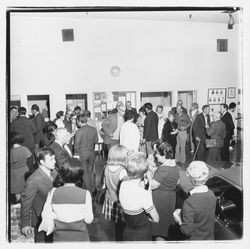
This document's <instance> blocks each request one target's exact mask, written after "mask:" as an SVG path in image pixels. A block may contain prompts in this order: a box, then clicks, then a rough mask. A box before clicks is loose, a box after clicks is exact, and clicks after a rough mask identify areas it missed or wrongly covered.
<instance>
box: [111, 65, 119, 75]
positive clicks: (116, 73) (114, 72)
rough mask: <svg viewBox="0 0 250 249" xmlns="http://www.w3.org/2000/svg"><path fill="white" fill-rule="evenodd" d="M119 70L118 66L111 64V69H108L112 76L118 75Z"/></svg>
mask: <svg viewBox="0 0 250 249" xmlns="http://www.w3.org/2000/svg"><path fill="white" fill-rule="evenodd" d="M120 72H121V69H120V68H119V67H118V66H113V67H112V68H111V69H110V74H111V75H112V76H113V77H117V76H119V75H120Z"/></svg>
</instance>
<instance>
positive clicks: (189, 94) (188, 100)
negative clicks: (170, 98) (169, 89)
mask: <svg viewBox="0 0 250 249" xmlns="http://www.w3.org/2000/svg"><path fill="white" fill-rule="evenodd" d="M179 99H181V100H182V101H183V107H185V108H186V109H187V110H189V109H190V108H191V105H192V104H193V103H197V91H178V100H179Z"/></svg>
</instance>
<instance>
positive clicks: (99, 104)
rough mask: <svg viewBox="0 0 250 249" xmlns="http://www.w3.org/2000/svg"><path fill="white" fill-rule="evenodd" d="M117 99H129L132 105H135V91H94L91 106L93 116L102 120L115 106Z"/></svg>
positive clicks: (123, 100) (124, 101)
mask: <svg viewBox="0 0 250 249" xmlns="http://www.w3.org/2000/svg"><path fill="white" fill-rule="evenodd" d="M118 101H121V102H123V104H124V105H125V103H126V101H131V105H132V107H136V92H135V91H132V92H125V91H124V92H94V93H93V102H94V104H93V107H94V111H93V112H94V118H95V119H97V120H102V119H104V118H106V117H107V116H108V114H109V113H110V112H111V111H112V110H113V109H114V108H115V107H116V103H117V102H118Z"/></svg>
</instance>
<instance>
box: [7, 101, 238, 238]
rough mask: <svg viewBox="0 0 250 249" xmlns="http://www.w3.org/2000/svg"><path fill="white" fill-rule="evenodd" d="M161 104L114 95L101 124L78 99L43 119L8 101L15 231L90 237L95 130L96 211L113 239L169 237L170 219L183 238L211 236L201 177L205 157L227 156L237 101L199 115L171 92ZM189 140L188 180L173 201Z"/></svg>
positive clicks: (210, 200)
mask: <svg viewBox="0 0 250 249" xmlns="http://www.w3.org/2000/svg"><path fill="white" fill-rule="evenodd" d="M163 109H164V108H163V106H162V105H158V106H157V107H156V109H155V110H156V111H154V110H153V106H152V104H151V103H145V104H144V105H143V106H142V107H141V108H140V109H139V111H138V113H137V110H136V109H135V108H133V107H131V102H130V101H127V102H126V105H124V104H123V103H122V102H119V101H118V102H117V104H116V108H115V109H113V110H112V111H111V112H110V114H109V115H108V116H107V117H106V118H105V119H104V120H102V123H101V127H99V125H98V124H97V123H96V122H95V120H94V119H92V118H91V112H90V111H89V110H81V108H80V107H78V106H76V107H75V108H74V110H69V109H67V110H66V112H65V115H64V111H59V112H57V113H56V118H55V119H54V120H53V121H49V122H45V121H44V118H43V116H42V114H41V113H40V112H39V107H38V105H36V104H34V105H32V107H31V112H32V114H33V116H32V117H31V118H27V117H26V114H27V113H26V112H27V110H26V108H24V107H20V108H19V109H18V110H17V108H15V107H11V108H10V133H9V135H10V140H9V141H10V146H11V148H10V175H11V177H10V194H11V201H12V203H13V204H16V203H19V202H20V203H21V231H22V233H23V234H24V235H26V236H28V235H29V234H31V233H32V234H34V238H35V242H52V241H53V242H57V241H89V234H88V229H87V225H86V224H89V223H91V222H92V221H93V207H92V202H93V201H94V197H95V196H96V194H97V186H96V180H95V145H96V144H97V143H98V133H99V135H100V136H101V138H102V140H103V150H104V152H105V153H104V154H105V159H106V161H107V162H106V164H105V167H104V169H103V171H104V185H103V186H105V189H106V194H105V200H104V203H103V209H102V212H103V215H104V218H105V219H106V220H108V221H110V222H112V223H113V224H114V230H115V238H116V241H150V240H173V239H174V238H175V236H174V235H173V234H174V233H175V231H176V227H178V229H179V230H180V231H181V233H182V234H183V236H184V237H185V239H194V240H204V239H205V240H209V239H213V229H214V228H213V218H211V217H213V216H214V211H215V197H214V195H213V193H212V192H211V191H210V190H208V189H207V187H206V185H204V184H205V181H206V178H207V177H208V168H207V166H206V164H205V163H204V162H207V161H221V160H223V161H229V147H230V143H231V141H232V140H233V138H234V136H233V135H234V121H233V117H232V113H233V112H234V111H235V109H236V104H235V103H230V105H229V106H228V105H227V104H221V106H220V112H215V113H213V116H212V117H213V120H210V115H209V113H210V106H209V105H204V106H203V107H202V112H201V113H199V106H198V104H197V103H193V104H192V106H191V109H190V110H189V111H187V109H186V108H184V107H183V102H182V101H181V100H178V102H177V105H176V107H173V108H172V109H171V110H170V111H169V112H168V115H167V118H166V119H165V117H164V115H163ZM187 142H189V143H190V148H191V151H190V153H191V154H193V162H191V163H190V164H189V166H188V167H187V169H186V170H187V175H188V177H189V178H190V181H191V182H192V184H193V186H194V188H193V189H192V190H191V191H190V196H189V197H188V198H187V199H186V200H185V201H184V204H183V207H182V209H176V186H177V184H178V181H179V177H180V175H179V168H180V167H182V166H183V165H185V163H186V144H187ZM175 209H176V210H175ZM30 212H31V215H30ZM194 223H195V224H196V225H195V226H194Z"/></svg>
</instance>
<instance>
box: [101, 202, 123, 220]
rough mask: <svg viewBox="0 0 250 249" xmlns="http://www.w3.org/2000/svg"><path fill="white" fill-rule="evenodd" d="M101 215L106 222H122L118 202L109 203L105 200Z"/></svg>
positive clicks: (121, 213)
mask: <svg viewBox="0 0 250 249" xmlns="http://www.w3.org/2000/svg"><path fill="white" fill-rule="evenodd" d="M102 213H103V214H104V218H105V219H106V220H110V221H113V222H115V223H118V222H124V217H123V212H122V207H121V204H120V202H119V201H115V202H114V201H110V200H109V199H106V198H105V201H104V204H103V208H102Z"/></svg>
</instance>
